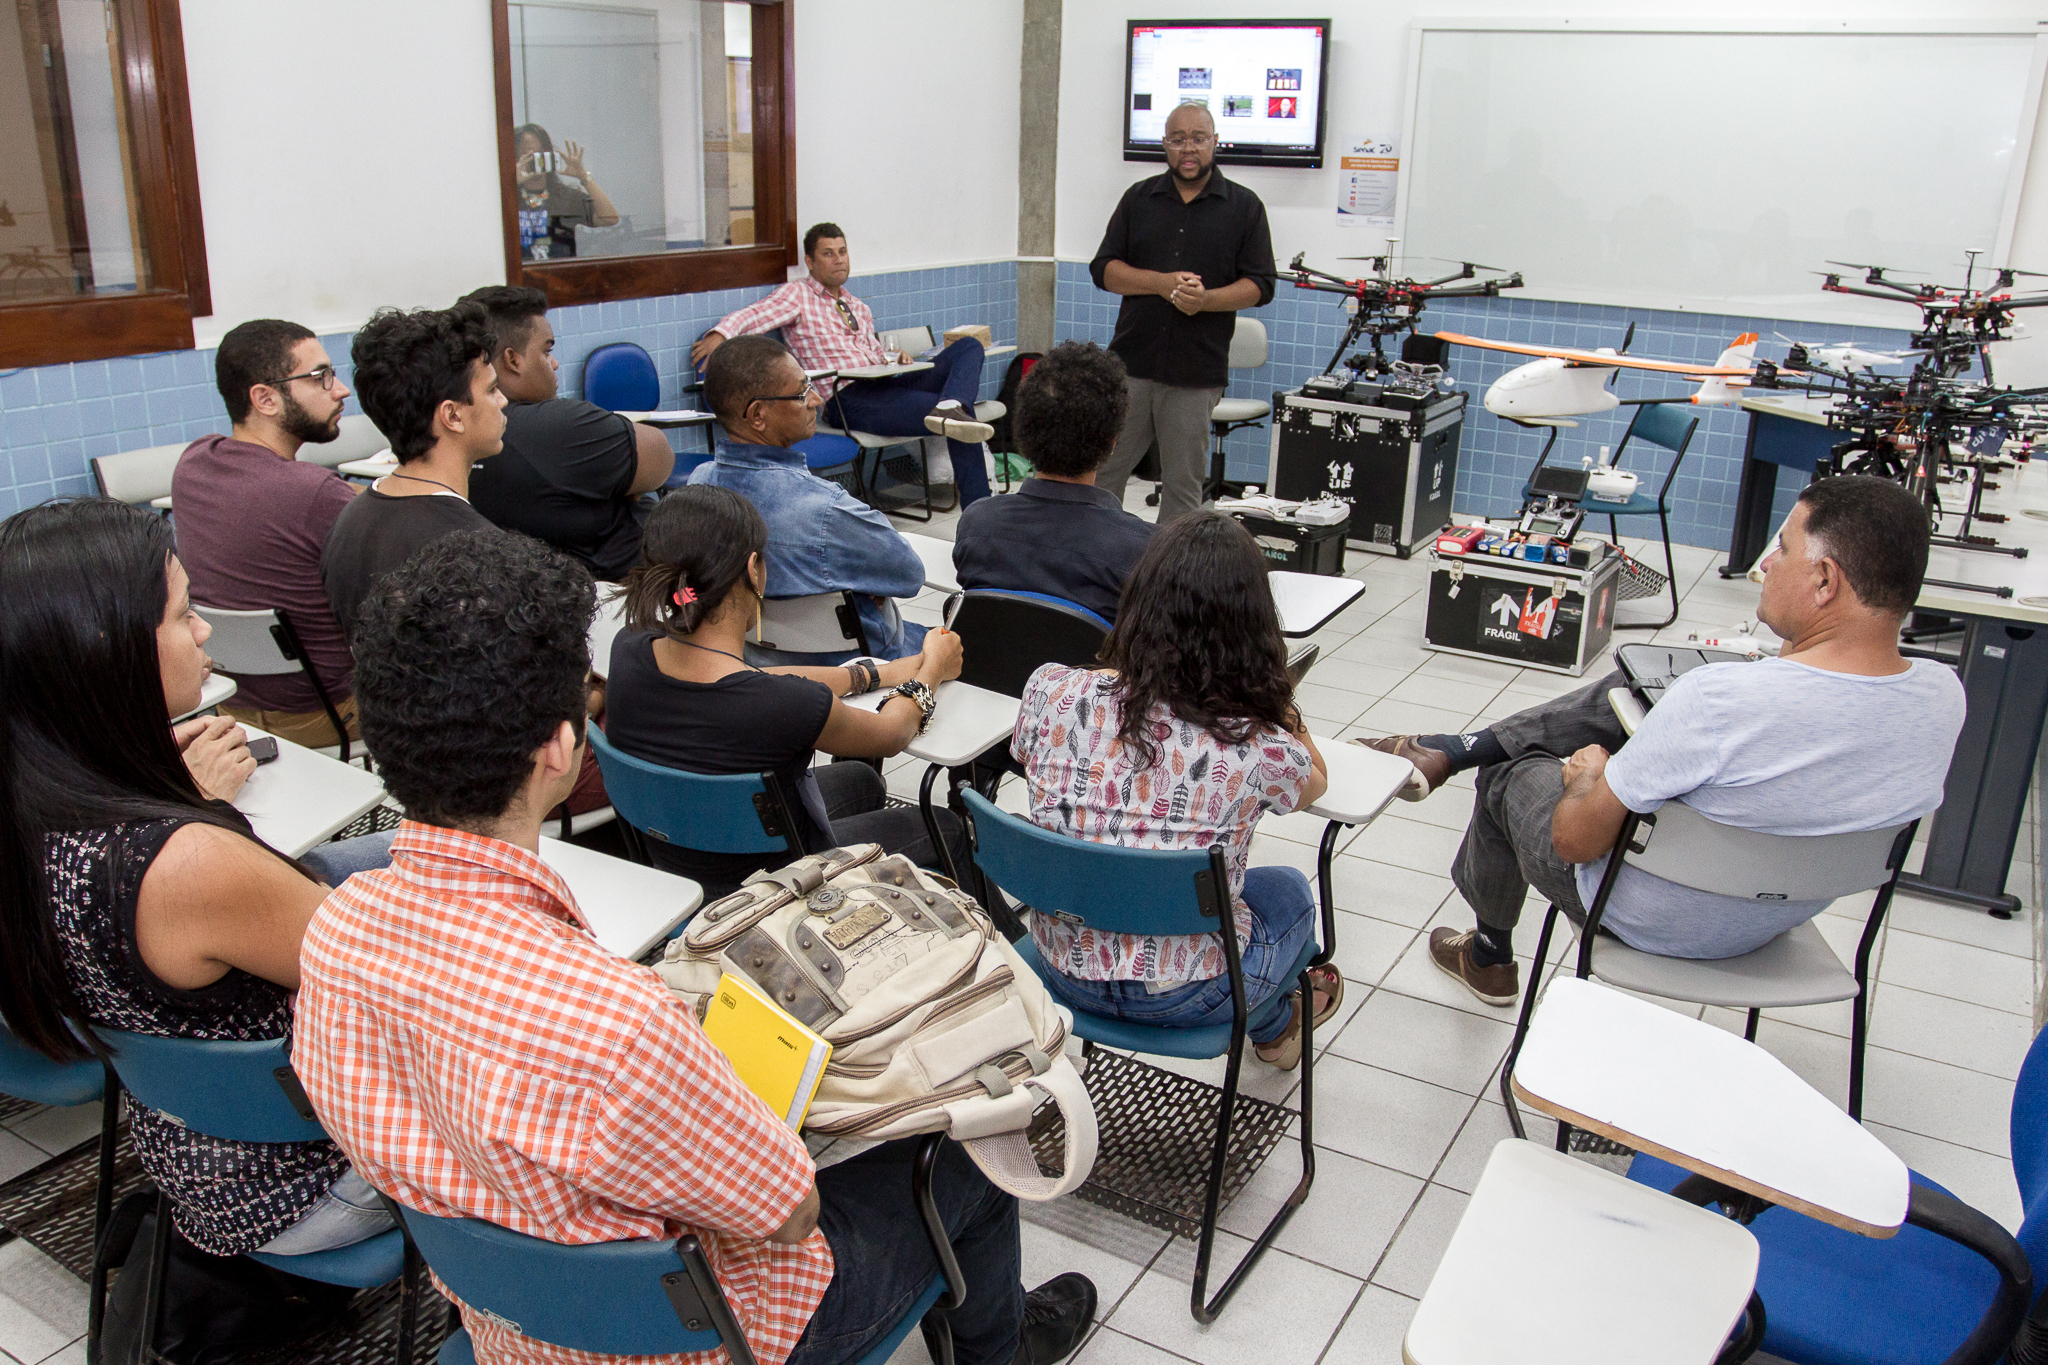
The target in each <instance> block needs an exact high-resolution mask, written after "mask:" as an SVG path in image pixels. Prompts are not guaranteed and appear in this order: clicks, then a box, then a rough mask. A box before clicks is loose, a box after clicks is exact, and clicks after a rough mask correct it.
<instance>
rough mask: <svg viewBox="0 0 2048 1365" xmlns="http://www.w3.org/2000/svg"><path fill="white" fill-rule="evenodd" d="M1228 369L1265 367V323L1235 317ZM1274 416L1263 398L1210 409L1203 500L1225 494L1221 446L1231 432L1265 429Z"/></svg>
mask: <svg viewBox="0 0 2048 1365" xmlns="http://www.w3.org/2000/svg"><path fill="white" fill-rule="evenodd" d="M1229 365H1230V368H1231V369H1233V370H1259V369H1264V368H1265V365H1266V324H1265V323H1263V322H1260V321H1259V320H1258V319H1257V318H1249V317H1246V316H1245V315H1244V314H1243V313H1239V314H1238V315H1237V330H1236V331H1234V332H1232V333H1231V334H1230V360H1229ZM1272 415H1273V405H1272V403H1270V402H1268V401H1267V400H1266V399H1264V398H1223V399H1219V400H1218V401H1217V403H1216V406H1215V407H1213V408H1211V409H1209V432H1210V435H1211V437H1212V438H1213V442H1214V443H1213V445H1212V447H1211V449H1210V451H1209V478H1208V480H1207V482H1205V483H1204V484H1203V486H1202V501H1204V502H1208V501H1210V500H1211V499H1214V498H1218V497H1221V496H1222V495H1223V491H1224V487H1223V484H1224V458H1223V443H1224V441H1226V440H1227V439H1229V437H1230V434H1231V433H1232V432H1234V431H1247V430H1250V429H1251V428H1253V427H1259V426H1264V425H1265V423H1266V419H1267V418H1268V417H1270V416H1272Z"/></svg>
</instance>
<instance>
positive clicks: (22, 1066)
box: [0, 1023, 107, 1105]
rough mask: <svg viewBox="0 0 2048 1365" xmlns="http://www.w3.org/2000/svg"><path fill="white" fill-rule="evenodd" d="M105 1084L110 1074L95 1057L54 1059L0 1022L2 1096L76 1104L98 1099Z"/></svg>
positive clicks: (42, 1102) (47, 1102)
mask: <svg viewBox="0 0 2048 1365" xmlns="http://www.w3.org/2000/svg"><path fill="white" fill-rule="evenodd" d="M106 1086H107V1073H106V1071H105V1070H104V1069H103V1068H102V1067H101V1066H100V1064H99V1063H98V1062H97V1061H95V1060H94V1059H92V1058H90V1057H88V1058H87V1059H86V1060H84V1061H82V1062H53V1061H51V1060H50V1059H49V1058H48V1057H45V1056H44V1055H43V1054H42V1053H40V1052H38V1051H36V1050H35V1049H34V1048H32V1047H30V1046H29V1045H28V1044H27V1043H24V1042H22V1041H21V1039H19V1038H17V1037H15V1036H14V1030H13V1029H11V1028H9V1027H7V1025H6V1024H4V1023H0V1095H12V1096H14V1097H15V1098H16V1099H19V1100H33V1101H35V1102H36V1103H37V1104H55V1105H73V1104H84V1103H86V1102H87V1101H88V1100H96V1099H98V1098H99V1097H100V1094H101V1092H102V1091H104V1090H105V1089H106Z"/></svg>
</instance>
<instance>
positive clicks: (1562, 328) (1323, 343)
mask: <svg viewBox="0 0 2048 1365" xmlns="http://www.w3.org/2000/svg"><path fill="white" fill-rule="evenodd" d="M1058 290H1059V293H1058V301H1057V307H1056V313H1055V327H1056V333H1057V335H1058V336H1059V338H1060V339H1061V340H1066V339H1068V338H1076V339H1079V340H1084V341H1095V342H1100V343H1104V344H1107V342H1108V341H1109V338H1110V335H1111V333H1112V332H1113V331H1114V330H1115V326H1116V314H1117V307H1118V303H1119V301H1118V300H1117V299H1116V298H1115V297H1114V296H1112V295H1109V294H1105V293H1103V292H1102V291H1101V290H1099V289H1097V288H1095V285H1094V283H1093V282H1092V281H1091V280H1090V279H1089V277H1088V268H1087V266H1085V265H1081V264H1078V263H1073V262H1062V263H1061V264H1060V267H1059V285H1058ZM1343 302H1344V301H1343V299H1341V298H1340V297H1338V296H1336V295H1334V294H1322V293H1316V292H1314V291H1311V290H1305V289H1294V288H1291V287H1283V288H1282V289H1281V290H1280V292H1279V294H1278V295H1277V296H1276V297H1275V298H1274V300H1273V302H1272V303H1270V304H1268V305H1267V306H1265V307H1264V308H1260V309H1257V310H1254V311H1253V312H1252V314H1251V315H1252V316H1253V317H1256V318H1258V319H1260V320H1261V321H1263V322H1264V323H1265V324H1266V331H1267V336H1268V338H1269V341H1270V343H1271V346H1270V353H1269V355H1268V357H1267V361H1266V367H1265V368H1264V369H1263V370H1258V371H1252V372H1246V371H1238V372H1235V373H1233V375H1232V376H1231V383H1230V388H1229V393H1230V394H1231V395H1232V396H1233V397H1244V398H1271V397H1272V396H1273V393H1274V391H1276V390H1287V389H1294V388H1298V387H1299V386H1300V385H1301V384H1302V383H1303V382H1304V381H1306V380H1307V379H1309V378H1310V377H1311V376H1313V375H1316V374H1320V373H1321V372H1322V369H1323V367H1324V366H1325V365H1326V364H1328V363H1329V360H1330V353H1331V352H1332V351H1334V350H1335V349H1336V348H1337V344H1338V342H1340V341H1341V340H1343V337H1344V329H1345V324H1346V318H1345V314H1344V311H1343ZM1901 311H1902V312H1903V311H1904V310H1903V309H1902V310H1901ZM1631 322H1633V323H1635V324H1636V336H1635V341H1634V343H1633V344H1632V345H1631V347H1630V351H1631V353H1632V354H1636V355H1641V356H1646V357H1649V358H1652V359H1657V360H1680V361H1693V362H1697V363H1700V364H1711V363H1712V362H1713V361H1714V360H1715V359H1716V358H1718V357H1719V356H1720V354H1721V351H1722V350H1723V348H1725V347H1726V346H1727V345H1728V344H1729V342H1731V341H1733V340H1734V339H1735V337H1736V336H1737V335H1739V334H1741V333H1743V332H1756V333H1758V334H1759V335H1761V336H1762V337H1763V338H1764V339H1765V342H1766V344H1765V345H1764V346H1763V347H1762V348H1761V350H1762V353H1763V354H1765V355H1768V356H1782V355H1783V354H1784V352H1783V348H1782V346H1777V345H1773V344H1771V343H1772V342H1773V340H1774V339H1773V338H1772V333H1773V332H1782V333H1784V334H1785V335H1787V336H1793V337H1808V338H1815V339H1825V340H1827V341H1830V342H1839V341H1854V342H1856V343H1858V344H1859V345H1864V346H1871V347H1875V348H1878V349H1897V348H1901V347H1903V346H1904V345H1905V344H1906V340H1905V333H1904V331H1891V330H1887V329H1882V328H1874V327H1834V326H1831V327H1827V328H1825V329H1819V328H1816V327H1815V326H1813V325H1812V324H1808V323H1791V322H1783V321H1779V320H1775V319H1771V318H1755V317H1746V318H1745V317H1725V316H1720V315H1715V314H1701V313H1673V312H1662V311H1658V310H1654V309H1643V308H1607V307H1598V306H1595V305H1591V304H1575V303H1551V302H1548V301H1545V300H1542V299H1530V298H1517V297H1516V296H1514V295H1513V294H1505V295H1502V296H1501V297H1499V298H1497V299H1447V300H1443V301H1441V302H1439V303H1435V304H1432V305H1430V307H1429V308H1428V310H1427V311H1426V312H1425V314H1424V315H1423V324H1422V330H1423V331H1426V332H1434V331H1439V330H1441V331H1447V332H1465V333H1468V334H1470V335H1474V336H1484V337H1491V338H1496V339H1498V340H1501V341H1515V342H1526V343H1529V344H1531V345H1538V346H1576V347H1580V348H1591V347H1595V346H1619V345H1620V344H1621V340H1622V336H1623V334H1624V333H1625V332H1626V330H1627V328H1628V324H1629V323H1631ZM1822 332H1824V334H1825V335H1824V337H1821V336H1820V334H1821V333H1822ZM1390 353H1398V352H1397V351H1393V350H1392V349H1391V348H1390ZM1527 359H1528V357H1525V356H1518V355H1514V354H1511V353H1508V352H1503V351H1483V350H1478V349H1476V348H1473V347H1467V346H1456V347H1452V348H1451V352H1450V366H1451V376H1452V378H1453V379H1455V380H1456V381H1457V383H1458V386H1459V387H1460V388H1461V389H1463V390H1465V391H1466V392H1467V393H1468V394H1470V395H1471V404H1470V406H1469V407H1468V408H1467V409H1466V418H1465V430H1464V437H1463V442H1462V445H1461V448H1460V454H1459V463H1458V486H1457V494H1456V506H1457V509H1458V511H1459V512H1461V513H1466V514H1474V515H1495V516H1497V515H1503V514H1506V513H1508V512H1512V511H1514V510H1515V509H1516V508H1517V507H1519V506H1520V502H1521V488H1522V484H1523V482H1524V480H1526V479H1527V478H1528V475H1529V470H1530V469H1531V468H1532V467H1533V466H1534V465H1535V463H1536V457H1537V454H1538V453H1539V452H1540V451H1541V450H1542V448H1543V440H1544V435H1545V433H1543V432H1541V431H1534V430H1531V429H1529V428H1526V427H1519V426H1516V425H1514V424H1513V423H1511V422H1506V421H1503V420H1502V419H1500V418H1498V417H1495V416H1494V415H1493V414H1491V413H1489V412H1487V411H1486V410H1485V409H1484V408H1482V407H1481V406H1480V398H1481V397H1482V396H1483V395H1484V394H1485V392H1486V389H1487V386H1489V385H1490V384H1492V383H1493V382H1494V381H1495V380H1496V379H1499V378H1500V377H1501V376H1502V375H1504V374H1506V373H1507V372H1508V371H1509V370H1510V369H1512V368H1514V367H1515V366H1516V365H1519V364H1522V363H1524V361H1526V360H1527ZM1616 391H1617V392H1619V393H1620V395H1621V396H1622V397H1623V398H1647V397H1661V396H1665V395H1679V394H1684V393H1687V392H1689V391H1690V386H1689V385H1686V384H1684V383H1683V382H1681V381H1680V380H1678V379H1677V378H1676V377H1673V378H1663V377H1660V376H1655V375H1651V374H1648V373H1646V372H1638V373H1635V374H1630V373H1627V372H1624V373H1623V375H1622V377H1621V378H1620V379H1619V380H1618V381H1617V384H1616ZM1690 411H1691V412H1693V413H1696V414H1697V415H1698V416H1699V417H1700V419H1701V420H1700V426H1699V430H1698V432H1697V433H1695V434H1694V436H1693V442H1692V446H1691V448H1690V449H1689V450H1687V452H1686V455H1685V460H1684V463H1683V464H1681V465H1680V467H1679V471H1678V479H1677V481H1676V482H1675V483H1673V484H1672V486H1671V501H1672V519H1671V538H1672V540H1674V541H1676V542H1678V543H1680V544H1685V545H1701V546H1706V547H1709V548H1712V549H1725V548H1726V547H1727V545H1728V533H1729V530H1730V528H1731V527H1732V526H1733V524H1734V516H1735V490H1736V486H1737V484H1738V483H1739V482H1740V481H1741V478H1742V447H1743V441H1744V437H1745V436H1746V434H1747V432H1748V426H1749V419H1748V417H1747V415H1746V414H1744V413H1742V412H1740V411H1739V410H1737V409H1734V408H1706V407H1702V408H1692V409H1690ZM1633 413H1634V409H1632V408H1620V409H1617V410H1615V411H1614V412H1610V413H1605V414H1602V415H1600V416H1598V417H1589V418H1584V419H1581V423H1580V425H1579V426H1577V427H1568V428H1565V429H1564V430H1563V432H1562V433H1561V434H1560V435H1559V437H1558V441H1557V445H1556V447H1555V448H1554V449H1553V450H1552V452H1551V458H1552V459H1553V460H1560V459H1561V460H1565V461H1567V462H1568V463H1572V464H1576V463H1577V462H1578V460H1579V458H1580V456H1582V455H1592V454H1597V452H1598V451H1599V448H1600V447H1601V446H1603V445H1604V446H1618V445H1620V444H1621V436H1622V432H1623V430H1624V429H1625V428H1626V427H1627V425H1628V421H1629V418H1630V417H1631V416H1632V415H1633ZM1270 439H1271V438H1270V434H1269V433H1268V432H1267V431H1266V430H1264V429H1261V430H1257V431H1248V432H1239V433H1238V434H1236V435H1235V436H1233V437H1232V438H1231V439H1230V442H1229V444H1228V446H1227V447H1226V450H1227V452H1228V458H1229V466H1230V475H1231V477H1232V478H1235V479H1246V480H1251V481H1254V482H1261V483H1263V482H1264V481H1265V478H1266V467H1267V459H1268V452H1269V449H1270ZM1644 449H1645V453H1648V452H1650V451H1655V452H1656V453H1657V455H1658V456H1659V457H1660V459H1659V460H1658V461H1657V462H1655V463H1654V464H1653V465H1652V466H1651V468H1650V469H1646V468H1645V467H1644V464H1643V463H1642V462H1641V460H1640V459H1639V458H1638V456H1637V453H1636V449H1635V448H1633V447H1632V448H1631V449H1630V452H1629V454H1628V456H1627V457H1626V458H1625V460H1624V464H1625V465H1626V466H1627V467H1629V468H1633V469H1635V470H1636V471H1637V472H1638V473H1640V474H1644V475H1645V476H1646V479H1647V476H1648V475H1649V474H1650V473H1651V472H1652V471H1653V470H1654V473H1655V475H1656V478H1655V480H1654V481H1653V482H1651V484H1650V486H1651V488H1652V489H1654V488H1655V486H1656V484H1658V483H1661V482H1662V479H1663V474H1664V470H1665V468H1666V464H1665V463H1664V462H1663V461H1662V460H1661V456H1662V451H1661V450H1657V448H1655V447H1645V448H1644ZM1802 484H1803V480H1801V479H1800V477H1799V476H1798V475H1797V474H1796V473H1793V472H1791V471H1786V472H1785V473H1784V474H1782V475H1781V476H1780V477H1779V480H1778V504H1779V505H1778V513H1779V515H1783V514H1784V513H1785V512H1787V511H1789V510H1790V509H1791V505H1792V500H1793V499H1794V498H1796V497H1797V496H1798V492H1799V488H1800V487H1801V486H1802ZM1623 531H1624V533H1625V534H1638V535H1640V534H1645V533H1648V534H1654V533H1655V526H1654V524H1653V523H1649V522H1647V521H1645V522H1643V524H1641V525H1638V526H1635V527H1624V528H1623Z"/></svg>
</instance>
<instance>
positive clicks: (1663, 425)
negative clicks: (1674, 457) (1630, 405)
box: [1622, 403, 1700, 453]
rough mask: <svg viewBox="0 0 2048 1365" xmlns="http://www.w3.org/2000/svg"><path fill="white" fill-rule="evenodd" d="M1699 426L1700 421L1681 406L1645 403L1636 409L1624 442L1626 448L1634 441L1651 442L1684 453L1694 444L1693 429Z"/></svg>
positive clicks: (1676, 404)
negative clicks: (1692, 442) (1690, 444)
mask: <svg viewBox="0 0 2048 1365" xmlns="http://www.w3.org/2000/svg"><path fill="white" fill-rule="evenodd" d="M1699 424H1700V419H1699V418H1698V417H1697V416H1695V415H1693V414H1692V413H1690V412H1689V411H1687V410H1686V409H1685V407H1684V406H1683V405H1681V404H1678V403H1645V404H1643V405H1642V406H1641V407H1639V408H1637V409H1636V415H1635V419H1634V420H1633V421H1631V422H1630V423H1629V424H1628V431H1627V433H1626V434H1625V435H1624V436H1623V437H1622V442H1623V444H1624V445H1625V444H1627V443H1628V442H1629V441H1632V440H1633V441H1648V442H1650V443H1651V444H1653V445H1660V446H1663V447H1664V448H1665V449H1666V450H1669V451H1674V452H1681V453H1682V452H1683V451H1684V450H1685V447H1686V446H1687V445H1688V444H1689V443H1690V442H1691V441H1692V433H1693V428H1695V427H1697V426H1698V425H1699Z"/></svg>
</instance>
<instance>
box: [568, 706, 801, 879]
mask: <svg viewBox="0 0 2048 1365" xmlns="http://www.w3.org/2000/svg"><path fill="white" fill-rule="evenodd" d="M588 734H589V735H590V749H591V753H592V754H593V755H594V756H595V757H596V759H597V766H598V768H599V770H600V771H601V772H603V774H604V789H605V791H606V792H607V793H608V794H609V795H610V796H611V799H612V809H613V810H614V811H616V812H618V817H619V819H620V820H621V821H623V822H624V824H625V826H626V828H628V829H630V830H632V831H634V832H635V833H636V834H637V835H638V836H640V837H642V838H645V839H652V840H654V841H655V842H656V843H663V844H675V845H678V846H680V847H683V848H690V849H695V850H697V851H698V852H700V853H759V854H767V855H773V856H775V857H778V858H785V859H788V858H801V857H803V856H804V855H805V854H806V853H809V852H810V851H811V850H810V849H808V848H805V847H804V843H803V833H802V826H801V825H799V824H798V823H797V821H796V819H795V817H794V815H793V814H792V811H793V810H794V809H795V808H794V807H793V806H792V805H791V804H790V801H789V799H788V797H787V795H786V794H785V793H784V791H783V789H782V783H781V781H780V780H779V779H777V777H776V776H775V774H774V773H737V774H733V775H731V776H721V775H711V774H706V773H692V772H685V771H684V770H683V769H681V768H671V767H669V766H667V765H666V764H662V763H649V762H648V761H647V760H646V759H644V758H635V757H633V756H632V755H631V754H627V753H621V752H619V750H617V749H615V748H613V747H612V742H611V740H610V739H609V738H607V737H606V735H605V733H604V731H603V730H602V729H600V728H599V727H597V726H595V725H593V726H591V727H590V729H589V731H588ZM635 852H636V853H638V854H640V855H642V856H641V860H642V861H646V858H645V856H644V855H645V849H644V848H643V849H638V850H635Z"/></svg>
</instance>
